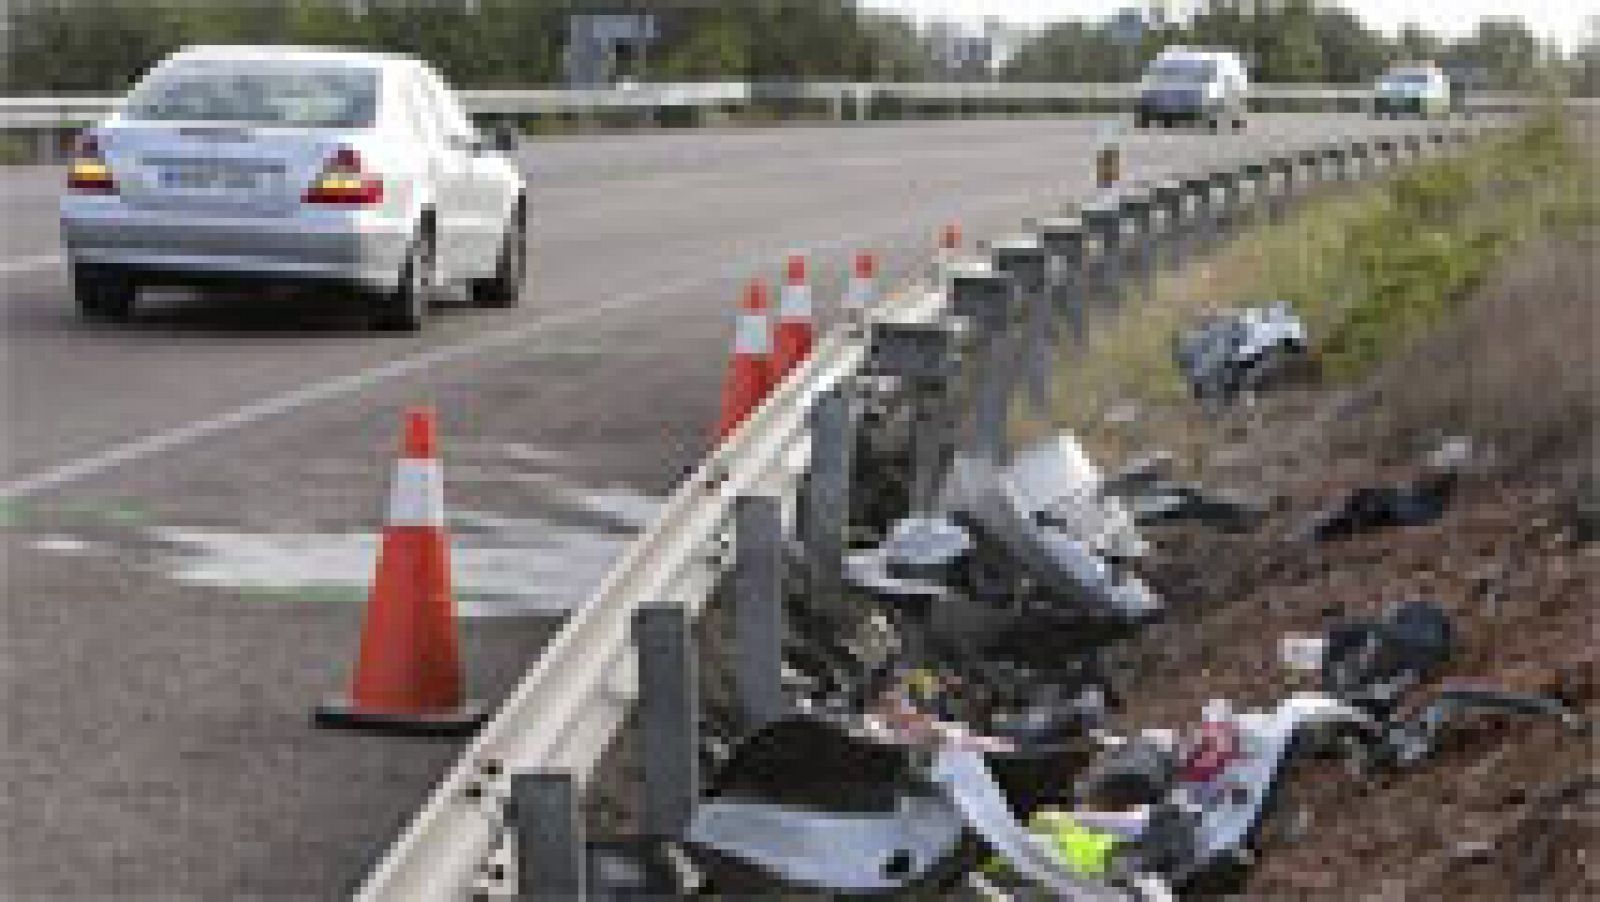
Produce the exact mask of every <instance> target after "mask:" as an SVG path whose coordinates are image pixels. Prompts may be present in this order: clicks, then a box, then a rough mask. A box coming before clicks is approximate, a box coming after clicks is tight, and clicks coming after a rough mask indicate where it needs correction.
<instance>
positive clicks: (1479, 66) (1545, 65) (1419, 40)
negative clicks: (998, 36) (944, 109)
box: [1004, 0, 1600, 96]
mask: <svg viewBox="0 0 1600 902" xmlns="http://www.w3.org/2000/svg"><path fill="white" fill-rule="evenodd" d="M1249 6H1250V8H1249V9H1248V11H1247V8H1246V6H1245V5H1244V4H1241V3H1240V2H1239V0H1211V2H1209V3H1206V4H1205V5H1204V6H1203V7H1202V8H1201V9H1200V10H1199V11H1198V12H1197V13H1196V14H1195V15H1194V16H1192V17H1191V18H1190V19H1189V20H1188V21H1186V22H1184V23H1181V24H1174V25H1170V26H1165V27H1155V28H1150V29H1148V30H1146V31H1145V33H1144V34H1143V35H1142V36H1141V37H1140V39H1139V40H1138V41H1137V42H1134V43H1124V42H1121V41H1119V40H1118V37H1119V35H1118V34H1117V33H1116V31H1115V29H1114V28H1113V27H1112V26H1111V25H1110V24H1109V23H1090V22H1062V23H1059V24H1056V25H1053V26H1051V27H1049V28H1047V29H1045V30H1044V31H1043V32H1042V33H1040V34H1039V35H1037V36H1035V38H1034V39H1033V40H1032V41H1030V42H1029V43H1027V44H1026V45H1025V46H1024V47H1023V48H1022V49H1021V50H1020V51H1019V52H1018V53H1017V55H1016V56H1015V57H1013V58H1012V59H1011V60H1010V61H1009V63H1008V64H1007V65H1006V67H1005V70H1004V77H1006V78H1009V79H1013V80H1018V81H1086V82H1110V81H1127V80H1131V79H1134V78H1137V77H1138V75H1139V73H1140V71H1141V70H1142V69H1143V67H1144V64H1145V63H1146V62H1148V61H1149V60H1150V59H1151V58H1152V57H1154V56H1155V55H1156V54H1157V53H1159V52H1160V50H1161V48H1163V47H1167V46H1169V45H1173V44H1187V45H1195V46H1204V47H1229V48H1234V49H1237V50H1240V51H1242V52H1243V53H1244V54H1246V56H1247V58H1248V60H1249V63H1250V71H1251V77H1252V78H1253V79H1255V80H1256V81H1260V82H1270V83H1290V84H1293V83H1351V82H1358V83H1365V82H1370V81H1371V80H1372V79H1374V78H1376V77H1377V76H1378V75H1379V74H1381V73H1382V72H1383V70H1384V69H1385V68H1386V67H1388V66H1389V65H1391V64H1392V63H1396V62H1401V61H1417V60H1433V61H1435V62H1438V63H1440V64H1441V65H1443V66H1446V67H1447V68H1450V69H1454V70H1457V71H1461V72H1468V73H1473V74H1474V75H1475V77H1476V81H1477V86H1478V87H1482V88H1494V89H1503V90H1524V91H1537V90H1550V89H1554V90H1571V91H1573V92H1574V93H1580V94H1586V95H1589V96H1592V95H1593V94H1594V92H1595V89H1596V75H1597V71H1596V70H1597V61H1600V35H1597V33H1596V31H1597V27H1600V26H1596V25H1591V28H1590V29H1589V34H1588V35H1587V36H1586V37H1585V39H1584V41H1583V42H1582V47H1581V49H1579V50H1578V51H1577V52H1576V53H1574V54H1573V55H1572V56H1571V57H1570V58H1569V57H1567V56H1565V55H1564V54H1563V53H1562V51H1561V48H1560V47H1559V46H1557V45H1554V44H1548V43H1545V42H1542V41H1540V40H1539V38H1538V37H1537V36H1536V35H1535V34H1534V32H1533V31H1532V30H1531V29H1530V28H1529V27H1528V25H1527V24H1526V23H1525V22H1524V21H1523V20H1522V19H1520V18H1517V17H1515V16H1506V17H1494V18H1486V19H1484V20H1482V21H1480V22H1479V23H1478V25H1477V27H1476V29H1475V30H1474V31H1473V32H1472V33H1471V34H1468V35H1466V36H1465V37H1462V38H1460V39H1458V40H1454V41H1451V40H1446V39H1444V38H1442V37H1440V36H1439V35H1436V34H1433V33H1431V32H1429V31H1427V30H1425V29H1423V28H1420V27H1417V26H1414V25H1412V26H1407V27H1405V28H1403V29H1401V31H1400V33H1399V34H1397V35H1396V36H1394V37H1393V38H1391V37H1389V36H1387V35H1384V34H1382V33H1381V32H1378V31H1375V30H1374V29H1371V28H1368V27H1367V26H1366V25H1365V24H1363V23H1362V21H1361V20H1360V19H1358V18H1357V17H1356V16H1355V15H1353V14H1351V13H1350V12H1349V11H1347V10H1344V9H1340V8H1338V7H1333V6H1328V5H1327V4H1322V3H1313V2H1311V0H1284V2H1282V3H1277V4H1271V5H1267V4H1250V5H1249ZM1263 6H1265V7H1266V8H1265V9H1263V8H1261V7H1263Z"/></svg>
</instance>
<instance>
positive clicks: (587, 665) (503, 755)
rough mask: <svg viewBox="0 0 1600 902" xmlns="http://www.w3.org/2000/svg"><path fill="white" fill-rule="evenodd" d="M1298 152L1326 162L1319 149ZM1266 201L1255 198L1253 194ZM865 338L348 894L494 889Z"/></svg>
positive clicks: (723, 473) (731, 458) (850, 367)
mask: <svg viewBox="0 0 1600 902" xmlns="http://www.w3.org/2000/svg"><path fill="white" fill-rule="evenodd" d="M1474 134H1475V130H1468V129H1462V128H1455V129H1448V130H1435V132H1434V133H1433V134H1432V135H1430V136H1429V138H1430V140H1429V141H1428V142H1427V144H1428V146H1432V147H1443V146H1445V145H1446V144H1448V143H1460V142H1464V141H1466V140H1469V139H1470V138H1471V137H1472V136H1473V135H1474ZM1376 140H1378V141H1379V142H1380V143H1378V144H1377V145H1376V146H1377V147H1380V148H1383V149H1385V150H1386V151H1387V152H1388V153H1390V154H1394V155H1392V156H1390V157H1389V160H1388V163H1390V164H1394V163H1398V162H1399V161H1400V157H1399V156H1398V150H1397V145H1396V144H1395V143H1393V142H1389V141H1386V140H1382V139H1376ZM1422 146H1423V145H1422V144H1421V143H1420V142H1419V143H1418V144H1417V146H1416V149H1414V151H1413V156H1415V155H1416V154H1418V153H1420V152H1421V149H1420V148H1421V147H1422ZM1361 155H1362V156H1365V151H1364V150H1363V152H1362V154H1361ZM1300 156H1303V157H1308V158H1309V159H1311V160H1322V159H1323V156H1322V152H1321V151H1319V152H1317V153H1311V154H1305V155H1300ZM1313 165H1315V166H1316V167H1318V168H1313V169H1312V170H1311V171H1310V175H1311V177H1316V176H1317V175H1320V174H1323V173H1325V172H1326V169H1325V167H1321V165H1320V163H1317V164H1313ZM1341 169H1342V168H1341ZM1331 177H1332V178H1336V179H1339V178H1342V177H1343V176H1342V175H1335V176H1331ZM1268 194H1270V191H1269V192H1268ZM1261 199H1262V198H1261V197H1259V196H1256V195H1254V194H1253V195H1252V201H1251V202H1252V203H1255V202H1258V201H1260V200H1261ZM1182 215H1183V216H1187V215H1188V214H1182ZM947 298H948V292H946V291H945V290H943V288H942V287H940V288H930V287H927V286H918V287H915V288H912V289H909V290H907V291H905V292H903V293H901V294H899V295H898V296H896V297H895V298H894V299H893V300H892V301H890V302H888V303H886V304H883V305H882V306H880V307H879V308H878V309H877V310H876V311H874V314H873V315H874V319H875V320H877V321H903V322H929V321H932V320H933V319H935V318H936V317H938V316H941V315H943V311H944V310H945V309H946V307H947ZM868 334H870V330H865V331H864V330H861V329H853V330H852V329H850V328H848V327H840V328H838V329H835V330H834V331H832V332H830V333H829V334H828V336H827V337H826V338H825V339H824V340H823V341H822V342H820V343H819V345H818V346H817V348H816V351H815V353H814V354H813V356H812V357H811V358H810V359H809V361H807V362H806V363H805V364H804V365H803V366H802V367H801V368H799V369H797V370H796V371H795V372H794V373H793V374H792V375H791V376H790V377H789V378H788V379H787V380H786V381H785V382H784V383H783V384H782V385H781V386H779V387H778V388H777V389H776V390H775V391H774V392H773V393H772V394H771V395H770V396H769V397H768V399H767V400H766V402H765V403H764V404H763V405H762V406H761V407H760V409H758V410H757V411H756V412H755V413H754V414H753V415H752V416H751V418H750V419H749V420H748V421H747V422H746V423H745V424H744V425H743V426H741V427H740V428H739V429H738V431H737V432H735V433H734V434H733V435H732V436H731V437H730V438H729V439H728V440H727V441H726V442H725V443H723V444H722V445H721V447H719V448H718V449H717V450H716V451H715V452H714V453H713V454H712V456H711V457H710V458H709V459H708V460H706V461H705V462H704V463H703V464H702V465H701V466H700V467H699V469H698V470H697V471H695V472H694V473H693V475H691V476H690V477H688V478H687V480H686V481H685V482H684V483H683V484H682V485H680V486H679V488H678V489H677V491H676V492H675V493H674V494H673V495H672V497H671V498H670V499H669V500H668V501H667V502H666V503H665V505H664V506H663V508H662V511H661V513H660V514H659V516H658V517H657V519H656V520H655V522H654V523H653V524H652V525H651V526H650V528H649V529H648V530H647V531H646V532H645V533H644V534H643V535H642V536H640V537H639V538H638V539H637V540H636V541H635V542H634V543H633V544H632V545H631V546H630V547H629V549H628V550H627V551H626V552H625V553H624V554H623V555H622V557H621V558H620V560H618V561H617V563H616V564H615V566H614V567H613V569H612V571H611V572H610V574H609V575H608V576H607V577H606V578H605V580H604V581H603V582H602V583H601V585H600V586H599V588H598V589H597V590H596V591H595V592H594V593H593V595H592V596H591V597H590V598H589V599H588V600H587V602H586V603H584V604H583V605H581V606H579V607H577V608H576V609H575V610H574V613H573V614H572V616H571V618H570V619H569V620H568V621H567V623H566V625H565V626H564V627H563V629H562V630H561V631H560V633H559V634H558V635H557V636H556V638H555V639H554V641H553V642H552V643H551V644H550V645H549V646H548V647H547V648H546V650H545V651H544V654H543V655H542V657H541V658H540V659H539V660H538V661H537V663H535V664H534V666H533V667H532V669H530V670H529V671H528V673H527V674H526V676H525V677H524V678H523V680H522V681H521V683H520V684H519V685H518V686H517V687H516V688H515V689H514V690H513V692H512V694H511V695H510V697H509V699H508V700H507V701H506V702H505V704H504V705H503V706H502V707H501V709H500V711H499V712H498V714H497V715H496V717H495V718H494V719H493V720H492V721H491V722H490V724H489V725H488V726H487V727H486V728H484V730H483V731H482V732H481V733H480V734H479V735H478V736H477V737H476V739H475V740H474V741H473V742H472V744H471V745H470V746H469V747H468V748H467V750H466V751H465V752H464V753H463V754H462V755H461V757H460V759H459V760H458V761H457V763H456V764H455V765H454V766H453V767H452V769H451V770H450V772H449V773H448V775H446V776H445V778H444V779H443V781H441V782H440V783H439V784H438V785H437V787H436V788H435V789H434V791H433V793H432V796H431V797H430V799H429V801H428V802H427V804H426V805H425V806H424V807H423V808H422V809H421V810H420V811H419V812H418V813H417V814H416V816H415V817H414V818H413V819H412V820H411V822H410V823H409V825H408V826H407V827H406V829H405V831H404V833H403V834H402V835H401V836H400V837H399V839H398V840H397V841H396V842H395V843H394V845H393V846H392V847H391V848H390V849H389V850H388V852H387V854H385V855H384V856H383V858H382V859H381V860H380V861H378V863H377V864H376V866H375V867H374V868H373V870H372V871H371V872H370V873H369V875H368V876H367V879H366V881H365V882H364V884H363V885H362V886H361V888H360V890H359V892H358V896H357V898H359V899H361V900H369V902H379V900H385V902H387V900H394V902H400V900H407V902H410V900H434V899H439V900H446V899H457V898H465V897H466V896H468V895H470V894H471V893H472V892H473V891H474V890H479V891H483V890H488V889H491V888H493V881H489V885H487V886H486V885H485V880H486V878H485V877H484V874H485V872H486V871H487V870H488V868H487V865H488V863H489V862H490V861H491V860H494V859H499V858H503V857H505V856H506V854H507V849H505V848H504V845H503V843H504V842H505V823H504V817H505V815H504V803H505V801H506V799H507V798H508V797H509V796H510V793H511V775H512V774H513V773H517V772H527V771H535V770H542V771H565V772H567V773H569V774H570V775H571V777H572V779H573V780H574V782H575V783H576V784H577V785H578V786H580V787H581V786H584V785H586V784H587V781H588V780H589V779H590V777H591V775H592V772H593V770H594V769H595V767H596V766H597V764H598V762H599V760H600V758H601V756H602V754H603V753H604V751H605V750H606V748H607V746H608V744H609V743H610V741H611V739H612V738H613V736H614V735H615V734H616V732H617V731H618V729H619V727H620V725H621V723H622V721H623V718H624V717H625V715H626V713H627V711H628V709H629V707H630V706H631V705H632V704H633V702H634V700H635V699H636V697H637V694H638V686H637V681H638V676H637V657H636V652H635V649H634V647H633V645H632V640H631V638H630V624H631V622H632V620H633V616H634V614H635V612H637V611H638V610H640V609H641V608H642V607H643V606H645V605H648V604H659V603H666V604H672V605H679V606H682V607H683V608H684V609H685V611H686V612H687V613H688V614H689V616H690V618H694V617H696V616H697V615H698V614H699V612H700V610H701V609H702V608H703V607H704V605H706V604H707V602H708V599H709V598H710V597H711V595H712V592H713V591H714V588H715V586H716V584H717V581H718V579H719V578H720V576H721V575H722V573H723V572H724V571H726V570H727V569H728V567H729V564H730V562H731V560H732V557H731V554H730V552H731V551H733V549H732V542H733V529H732V520H733V511H734V504H735V501H736V499H738V498H739V497H740V496H747V495H766V496H772V497H777V498H780V499H783V502H784V503H785V504H792V503H793V502H794V498H795V495H796V491H797V488H798V486H799V484H800V481H801V479H802V476H803V475H804V473H805V472H806V470H807V467H808V464H809V457H810V441H811V439H810V435H809V431H808V429H809V422H808V415H809V411H810V410H811V408H812V406H813V404H814V402H815V401H816V399H817V398H818V397H819V396H820V395H821V394H822V393H823V392H825V391H827V390H829V389H831V388H833V387H834V386H837V385H839V384H841V383H842V382H843V381H844V380H846V379H847V378H849V377H850V376H851V375H852V374H854V373H855V372H857V371H858V369H859V368H860V367H861V365H862V364H863V362H864V361H865V360H866V358H867V355H868V351H869V339H868V337H867V336H868Z"/></svg>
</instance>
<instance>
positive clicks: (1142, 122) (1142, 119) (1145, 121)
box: [1133, 113, 1150, 128]
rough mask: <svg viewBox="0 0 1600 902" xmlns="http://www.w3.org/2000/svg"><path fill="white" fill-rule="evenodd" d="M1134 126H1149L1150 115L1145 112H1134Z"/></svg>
mask: <svg viewBox="0 0 1600 902" xmlns="http://www.w3.org/2000/svg"><path fill="white" fill-rule="evenodd" d="M1133 127H1134V128H1149V127H1150V116H1149V115H1148V114H1146V113H1135V114H1134V116H1133Z"/></svg>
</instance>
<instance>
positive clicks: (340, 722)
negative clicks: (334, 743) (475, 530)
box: [315, 407, 485, 735]
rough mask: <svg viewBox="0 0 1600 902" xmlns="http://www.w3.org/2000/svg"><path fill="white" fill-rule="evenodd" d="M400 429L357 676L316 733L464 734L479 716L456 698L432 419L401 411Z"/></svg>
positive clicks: (475, 705) (328, 706)
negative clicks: (325, 730)
mask: <svg viewBox="0 0 1600 902" xmlns="http://www.w3.org/2000/svg"><path fill="white" fill-rule="evenodd" d="M405 428H406V433H405V446H404V449H403V451H402V455H401V458H400V460H399V461H398V462H396V464H395V471H394V481H393V482H392V483H391V485H390V490H389V522H388V524H387V525H386V526H385V527H384V530H383V544H382V547H381V548H380V549H379V551H378V569H377V576H376V578H375V579H374V580H373V584H372V592H371V594H370V596H369V597H368V599H367V615H366V621H365V623H363V624H362V628H361V651H360V656H359V657H358V659H357V661H356V670H355V676H354V679H352V680H351V685H350V692H349V694H348V695H346V696H342V697H339V698H335V699H331V700H329V701H326V702H324V703H323V704H321V705H318V706H317V709H316V715H315V721H316V724H317V725H318V726H324V727H354V728H365V729H378V730H388V731H392V732H403V733H423V734H430V735H456V734H462V733H468V732H471V731H473V730H474V729H476V728H477V726H478V725H479V724H481V723H482V722H483V719H484V715H485V710H484V707H483V705H482V704H481V703H479V702H471V701H466V700H464V699H463V698H462V687H461V683H462V680H461V663H460V660H459V656H458V652H457V647H456V621H455V611H454V606H455V603H454V601H453V600H452V599H451V594H450V545H449V539H448V538H447V536H446V534H445V527H444V479H443V474H442V472H441V470H440V466H439V459H438V449H437V442H436V439H435V436H434V422H433V411H432V410H431V409H429V408H426V407H419V408H413V409H411V410H408V411H406V426H405Z"/></svg>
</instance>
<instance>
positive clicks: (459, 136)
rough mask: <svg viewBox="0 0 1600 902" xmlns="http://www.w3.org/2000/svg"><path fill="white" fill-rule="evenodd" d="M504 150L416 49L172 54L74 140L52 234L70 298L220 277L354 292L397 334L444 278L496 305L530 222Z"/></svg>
mask: <svg viewBox="0 0 1600 902" xmlns="http://www.w3.org/2000/svg"><path fill="white" fill-rule="evenodd" d="M514 144H515V139H514V138H513V136H512V135H511V134H510V133H509V132H495V133H493V134H491V135H485V134H483V133H480V132H479V131H478V130H477V129H476V128H474V127H473V125H472V123H471V121H470V120H469V119H468V118H467V116H466V114H465V113H464V112H463V111H462V109H461V106H460V105H459V103H458V102H457V101H456V98H455V97H454V95H453V94H452V93H451V91H450V89H449V88H448V87H447V86H446V85H445V83H444V81H443V79H441V78H440V76H439V75H438V73H436V72H435V71H434V70H433V69H432V68H431V67H430V66H428V65H427V64H426V63H424V62H422V61H420V60H417V59H413V58H409V57H405V56H399V55H394V54H385V53H360V52H344V51H330V50H317V49H296V48H284V47H226V46H211V47H193V48H188V49H185V50H181V51H179V52H177V53H175V54H173V55H172V56H170V57H168V58H167V59H165V60H163V61H162V62H160V63H159V64H157V65H156V66H155V67H154V68H153V69H152V70H151V71H150V73H149V74H148V75H146V76H145V78H144V79H143V80H142V81H140V82H139V84H138V85H137V86H135V87H134V89H133V91H132V92H131V93H130V94H129V95H128V97H127V98H126V99H125V101H124V102H123V103H122V104H121V105H120V107H119V109H118V111H117V112H116V113H114V114H113V115H112V116H111V117H110V118H108V119H107V120H105V121H104V122H102V123H100V124H99V125H97V126H95V127H93V128H90V129H87V130H86V131H85V132H84V133H83V134H82V135H81V136H80V138H79V140H78V142H77V145H76V147H75V149H74V151H73V154H72V158H71V160H70V162H69V165H68V172H67V189H66V193H65V195H64V196H63V197H62V200H61V231H62V237H63V240H64V242H65V244H66V250H67V256H68V259H69V262H70V267H71V274H72V283H73V291H74V293H75V295H76V299H77V302H78V307H79V309H80V311H81V312H82V313H83V314H84V315H86V316H89V317H94V318H105V319H116V320H121V319H126V318H127V317H128V316H129V314H130V312H131V311H132V309H133V307H134V304H135V301H136V299H137V296H138V290H139V288H140V286H142V285H150V284H180V285H188V284H201V285H203V284H212V283H216V282H224V283H235V284H237V283H244V284H264V283H292V284H309V285H320V286H334V287H340V288H348V289H354V290H355V291H356V292H357V293H358V294H359V296H361V297H363V298H366V299H367V301H368V302H369V304H370V310H371V313H372V315H373V322H374V324H375V325H377V326H379V327H380V328H390V329H402V330H412V329H416V328H418V327H420V326H421V325H422V323H423V321H424V320H425V319H426V318H427V314H428V306H429V302H430V300H431V299H432V298H434V297H435V296H436V295H437V294H438V293H439V292H438V289H439V288H440V287H441V286H442V285H444V284H446V283H465V284H470V286H471V289H472V292H473V295H474V298H475V299H476V300H477V301H478V302H479V303H482V304H484V305H487V306H511V305H513V304H515V303H517V300H518V298H519V295H520V293H521V289H522V282H523V279H524V274H525V271H526V261H525V240H524V239H525V237H526V231H527V216H528V208H527V189H526V186H525V184H524V182H523V180H522V177H521V175H520V173H519V172H518V170H517V167H516V165H515V164H514V162H513V161H512V159H511V155H510V153H509V151H511V150H513V149H514Z"/></svg>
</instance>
